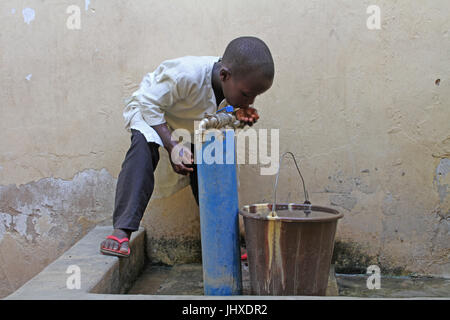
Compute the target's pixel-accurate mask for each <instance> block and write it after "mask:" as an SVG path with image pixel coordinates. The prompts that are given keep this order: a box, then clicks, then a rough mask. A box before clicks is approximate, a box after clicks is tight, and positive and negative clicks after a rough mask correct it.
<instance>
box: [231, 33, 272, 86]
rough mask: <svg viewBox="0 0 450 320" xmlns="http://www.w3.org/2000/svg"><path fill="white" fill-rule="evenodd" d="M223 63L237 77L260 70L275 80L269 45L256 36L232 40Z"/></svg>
mask: <svg viewBox="0 0 450 320" xmlns="http://www.w3.org/2000/svg"><path fill="white" fill-rule="evenodd" d="M222 64H223V65H224V66H226V67H228V68H229V69H230V71H231V74H232V75H233V76H236V77H241V76H243V75H248V74H250V73H253V72H258V73H261V74H262V75H263V76H264V77H266V78H267V79H270V80H273V77H274V74H275V67H274V63H273V58H272V54H271V53H270V50H269V47H268V46H267V45H266V44H265V43H264V41H262V40H261V39H259V38H256V37H250V36H247V37H239V38H236V39H234V40H232V41H231V42H230V43H229V44H228V46H227V47H226V49H225V52H224V54H223V57H222Z"/></svg>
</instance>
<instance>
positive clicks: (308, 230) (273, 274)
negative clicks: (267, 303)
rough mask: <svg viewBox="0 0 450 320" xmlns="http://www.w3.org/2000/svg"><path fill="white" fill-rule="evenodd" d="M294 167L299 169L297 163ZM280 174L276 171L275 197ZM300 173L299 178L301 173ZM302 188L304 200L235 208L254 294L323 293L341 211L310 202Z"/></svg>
mask: <svg viewBox="0 0 450 320" xmlns="http://www.w3.org/2000/svg"><path fill="white" fill-rule="evenodd" d="M288 153H289V154H291V155H292V157H294V156H293V154H292V153H290V152H288ZM284 155H285V154H284ZM282 157H283V156H282ZM294 161H295V157H294ZM295 164H296V166H297V163H295ZM280 166H281V160H280ZM297 169H298V171H299V173H300V170H299V168H298V166H297ZM278 174H279V170H278V173H277V179H276V183H275V192H274V193H275V196H274V199H275V201H276V186H277V183H278ZM300 177H301V178H302V181H303V177H302V176H301V173H300ZM303 186H304V181H303ZM304 191H305V197H306V200H305V203H303V204H295V203H289V204H288V203H282V204H276V205H275V203H276V202H275V201H274V202H273V203H262V204H252V205H246V206H244V207H243V208H242V209H241V210H240V211H239V214H240V215H242V216H243V219H244V228H245V242H246V246H247V254H248V264H249V272H250V283H251V292H252V294H254V295H274V296H286V295H306V296H324V295H325V293H326V289H327V285H328V276H329V272H330V266H331V258H332V255H333V248H334V237H335V233H336V228H337V222H338V219H340V218H342V217H343V214H342V213H339V212H338V211H337V210H334V209H331V208H326V207H322V206H316V205H312V204H311V203H310V202H309V199H308V195H307V192H306V188H305V187H304Z"/></svg>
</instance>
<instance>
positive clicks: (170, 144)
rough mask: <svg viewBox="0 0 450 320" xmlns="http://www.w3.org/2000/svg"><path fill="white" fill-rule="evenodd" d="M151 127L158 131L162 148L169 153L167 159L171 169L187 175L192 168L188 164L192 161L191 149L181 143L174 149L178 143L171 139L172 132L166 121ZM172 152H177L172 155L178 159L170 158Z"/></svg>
mask: <svg viewBox="0 0 450 320" xmlns="http://www.w3.org/2000/svg"><path fill="white" fill-rule="evenodd" d="M152 128H153V129H155V131H156V133H158V135H159V137H160V138H161V140H162V142H163V144H164V148H165V149H166V150H167V152H168V153H169V159H170V163H171V165H172V168H173V170H174V171H175V172H176V173H179V174H182V175H187V174H189V173H190V172H193V171H194V169H193V168H191V167H190V165H189V164H191V165H192V163H193V162H194V159H193V155H192V153H191V150H189V149H188V148H186V147H185V146H183V145H182V144H180V145H179V148H177V149H175V150H174V148H175V146H177V145H178V142H177V141H174V140H172V132H171V131H170V129H169V127H168V126H167V123H162V124H158V125H155V126H152ZM172 152H178V155H176V154H174V156H175V157H176V158H177V160H178V161H175V162H174V161H173V160H174V159H172Z"/></svg>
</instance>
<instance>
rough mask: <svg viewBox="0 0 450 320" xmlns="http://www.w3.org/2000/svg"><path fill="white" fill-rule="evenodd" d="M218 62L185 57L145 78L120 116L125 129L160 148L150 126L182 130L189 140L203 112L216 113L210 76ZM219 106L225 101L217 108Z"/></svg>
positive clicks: (203, 57)
mask: <svg viewBox="0 0 450 320" xmlns="http://www.w3.org/2000/svg"><path fill="white" fill-rule="evenodd" d="M219 58H220V57H215V56H201V57H196V56H186V57H181V58H177V59H172V60H167V61H164V62H163V63H161V64H160V65H159V66H158V67H157V68H156V70H155V71H153V72H151V73H148V74H146V75H145V76H144V79H143V80H142V82H141V84H140V86H139V89H138V90H137V91H135V92H134V93H133V94H132V96H131V97H130V99H129V100H128V102H127V104H126V107H125V110H124V112H123V116H124V118H125V127H126V129H127V130H128V131H130V129H136V130H139V131H140V132H141V133H142V134H143V135H144V136H145V138H146V139H147V141H148V142H156V143H158V144H159V145H161V146H163V143H162V141H161V138H160V137H159V136H158V134H157V133H156V131H155V130H154V129H153V128H152V126H155V125H159V124H162V123H167V124H168V126H169V127H170V128H171V129H172V130H174V129H179V128H183V129H186V130H188V131H189V132H190V133H191V137H192V138H193V133H194V121H196V120H197V121H200V120H201V119H203V118H204V113H205V112H207V113H215V112H216V111H217V110H218V107H217V101H216V98H215V95H214V90H213V88H212V83H211V75H212V69H213V65H214V63H215V62H217V61H219ZM223 104H226V101H225V100H224V101H222V102H221V104H220V106H222V105H223ZM193 141H194V140H191V142H193Z"/></svg>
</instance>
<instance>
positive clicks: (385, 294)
mask: <svg viewBox="0 0 450 320" xmlns="http://www.w3.org/2000/svg"><path fill="white" fill-rule="evenodd" d="M367 278H368V276H367V275H346V274H337V275H336V276H335V279H334V281H333V279H332V277H331V276H330V281H329V290H328V292H327V295H328V296H345V297H363V298H416V297H434V298H436V297H440V298H442V297H444V298H450V279H437V278H419V277H415V278H414V277H382V278H381V288H380V289H378V290H377V289H373V290H369V289H368V288H367V285H366V281H367ZM242 285H243V293H242V294H243V295H251V290H250V275H249V272H248V267H247V266H246V264H245V263H242ZM334 286H335V287H334ZM127 294H133V295H140V294H145V295H199V296H201V295H203V274H202V265H201V264H181V265H175V266H173V267H168V266H155V265H147V266H146V267H145V268H144V271H143V273H142V274H141V275H140V277H139V278H138V279H137V280H136V282H135V283H134V285H133V286H132V287H131V289H130V290H129V291H128V293H127Z"/></svg>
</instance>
